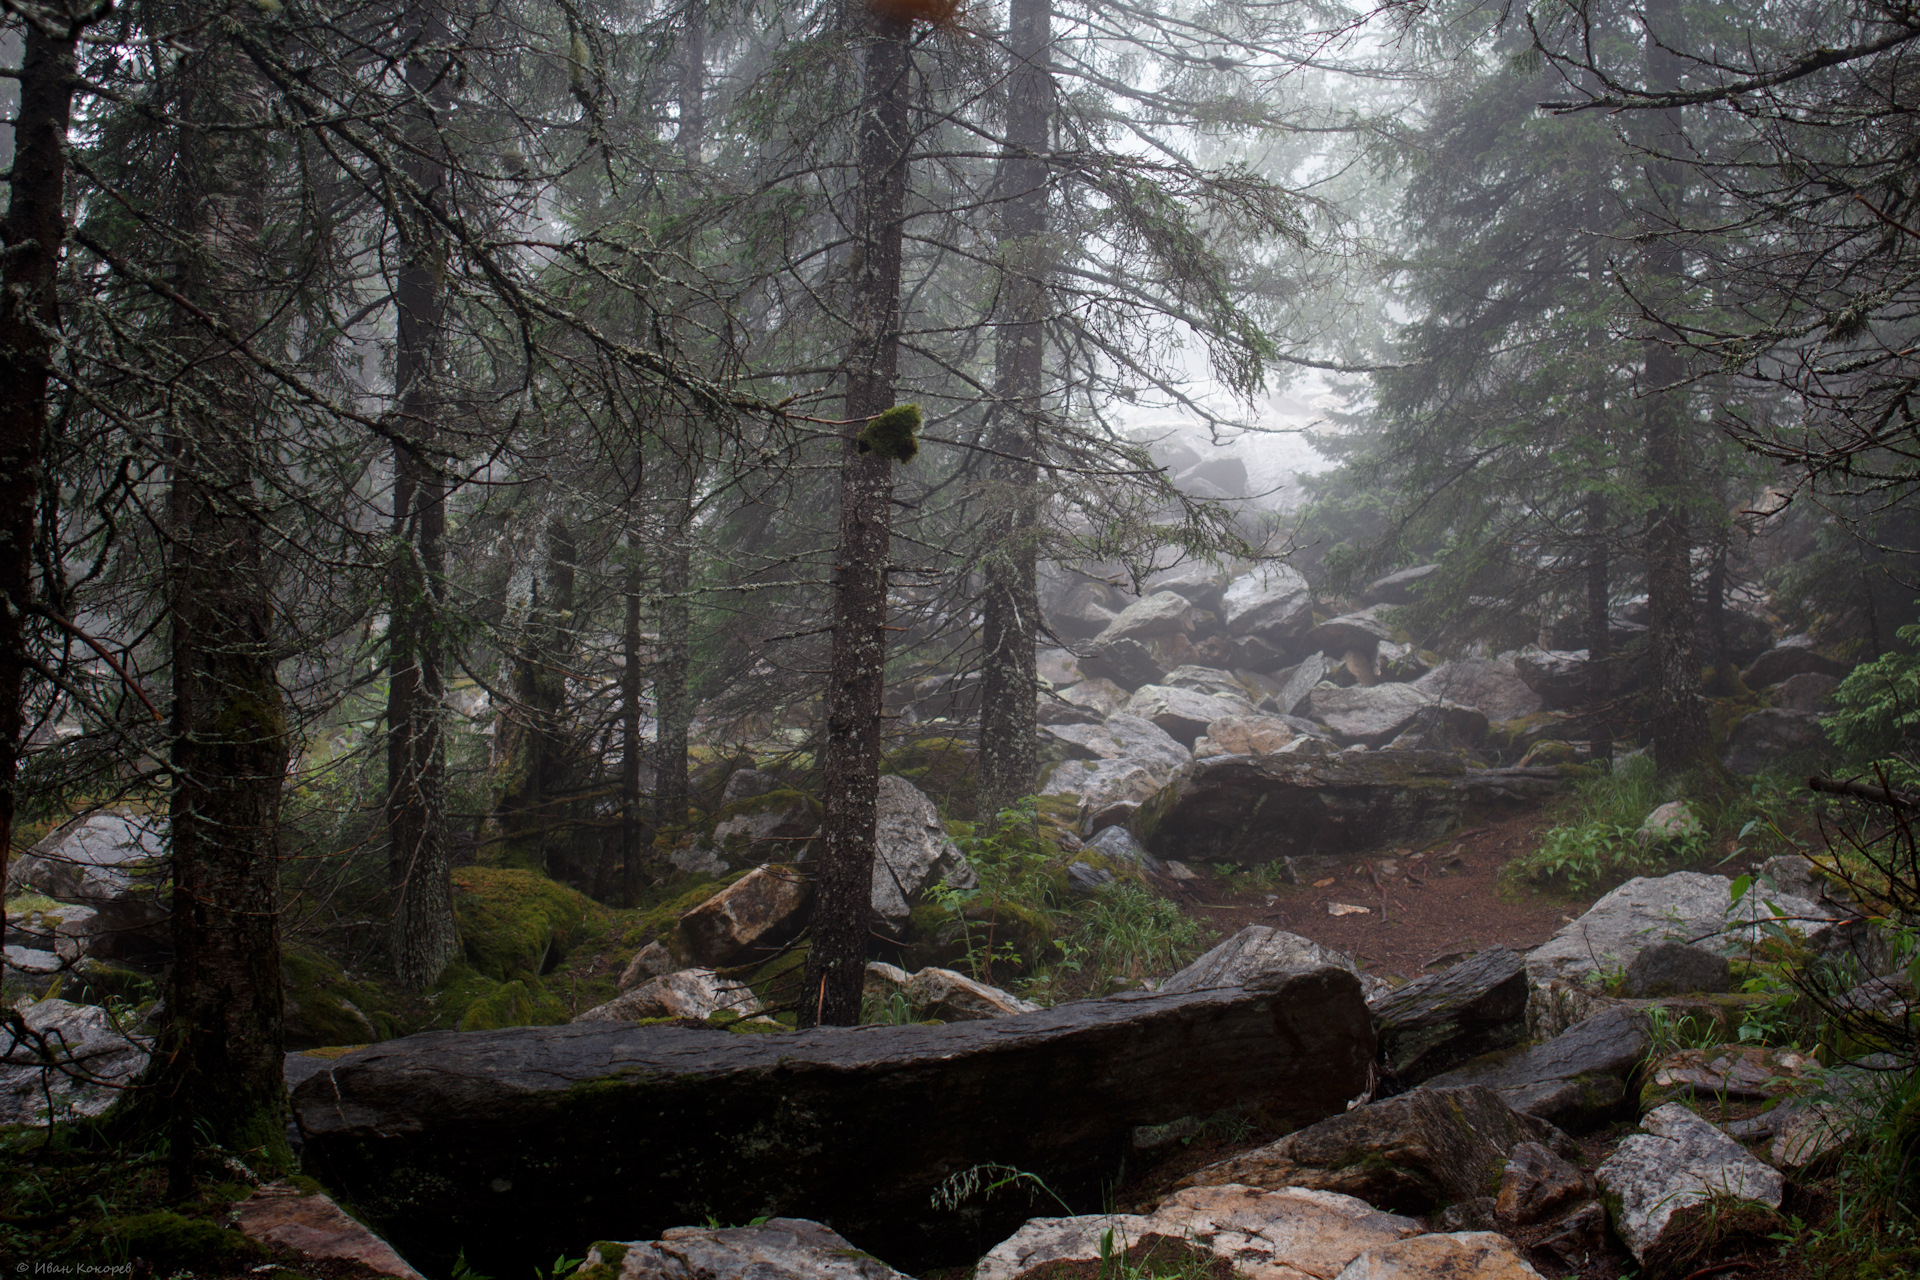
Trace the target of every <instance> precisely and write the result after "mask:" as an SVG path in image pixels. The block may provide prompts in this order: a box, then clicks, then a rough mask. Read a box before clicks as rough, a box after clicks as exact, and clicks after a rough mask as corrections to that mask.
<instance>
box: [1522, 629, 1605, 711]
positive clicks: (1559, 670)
mask: <svg viewBox="0 0 1920 1280" xmlns="http://www.w3.org/2000/svg"><path fill="white" fill-rule="evenodd" d="M1513 668H1514V670H1515V671H1516V672H1517V673H1518V674H1519V676H1520V679H1521V680H1522V681H1523V682H1525V684H1526V686H1527V687H1528V688H1529V689H1532V690H1533V691H1534V692H1535V693H1537V694H1539V695H1540V699H1541V701H1542V702H1544V703H1546V704H1547V706H1549V707H1551V708H1554V709H1555V710H1561V711H1565V710H1570V709H1572V708H1575V707H1580V706H1584V705H1585V704H1586V701H1587V651H1586V650H1585V649H1542V648H1540V647H1538V646H1537V645H1528V646H1527V647H1526V648H1524V649H1522V650H1520V651H1519V652H1517V653H1515V654H1514V655H1513Z"/></svg>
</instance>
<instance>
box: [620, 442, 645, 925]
mask: <svg viewBox="0 0 1920 1280" xmlns="http://www.w3.org/2000/svg"><path fill="white" fill-rule="evenodd" d="M633 454H634V473H635V474H634V490H633V491H634V494H635V497H636V500H637V498H638V495H639V494H640V492H641V489H642V482H643V481H644V479H645V477H646V469H645V468H646V460H645V458H644V457H643V456H642V453H641V449H640V447H639V446H638V445H635V446H634V451H633ZM629 520H630V530H631V531H630V532H629V533H628V534H627V572H626V583H625V588H624V594H625V596H626V609H627V616H626V625H625V626H624V627H623V628H622V629H621V632H620V656H621V659H622V665H621V668H620V902H621V904H622V905H623V906H632V905H633V904H634V903H635V902H637V901H638V900H639V897H640V863H641V860H642V859H643V858H644V857H645V854H646V850H645V849H644V848H643V847H642V840H643V837H644V834H645V831H644V827H643V825H642V823H641V821H640V807H641V805H640V798H641V780H642V773H643V770H642V767H641V762H642V761H644V760H645V759H646V755H647V751H648V747H647V742H646V738H645V737H644V735H643V726H642V724H641V715H640V690H641V688H642V686H643V682H644V674H643V672H642V669H641V668H642V663H641V653H642V650H643V643H642V639H641V635H640V597H641V592H642V590H643V589H644V587H645V585H646V580H645V578H644V576H643V574H642V572H641V561H642V555H643V552H642V548H643V546H644V544H645V536H646V535H645V534H644V533H643V532H642V531H641V529H640V527H639V524H638V522H637V520H634V519H633V517H632V513H631V512H630V514H629Z"/></svg>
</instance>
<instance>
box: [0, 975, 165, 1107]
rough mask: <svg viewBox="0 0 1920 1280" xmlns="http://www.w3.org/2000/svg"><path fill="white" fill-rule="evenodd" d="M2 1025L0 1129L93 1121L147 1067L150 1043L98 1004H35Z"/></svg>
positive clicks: (44, 1002) (64, 1002)
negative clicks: (15, 1024) (17, 1019)
mask: <svg viewBox="0 0 1920 1280" xmlns="http://www.w3.org/2000/svg"><path fill="white" fill-rule="evenodd" d="M20 1020H21V1023H22V1026H21V1028H18V1029H16V1028H15V1027H13V1026H11V1025H0V1125H12V1124H29V1125H31V1124H45V1123H46V1122H47V1120H48V1119H49V1115H48V1110H47V1107H48V1101H49V1099H51V1102H52V1107H53V1110H52V1116H51V1118H52V1119H53V1120H56V1121H63V1120H72V1119H77V1118H79V1117H83V1116H97V1115H100V1114H102V1113H104V1112H105V1111H106V1109H107V1108H108V1107H110V1106H112V1105H113V1104H114V1102H116V1101H117V1100H118V1099H119V1097H120V1095H121V1092H122V1090H123V1088H124V1087H125V1086H127V1085H130V1084H132V1083H133V1081H134V1079H135V1077H137V1076H138V1075H139V1074H140V1072H141V1071H143V1070H145V1068H146V1065H147V1055H148V1051H149V1049H150V1048H151V1045H152V1042H151V1041H150V1040H148V1039H146V1038H145V1037H143V1036H140V1035H138V1034H136V1033H135V1032H134V1029H133V1028H132V1027H130V1026H127V1025H124V1024H122V1023H121V1022H119V1021H118V1020H117V1019H116V1018H115V1017H114V1016H113V1014H112V1013H110V1012H109V1011H108V1010H107V1009H104V1008H102V1007H100V1006H99V1005H91V1004H72V1003H70V1002H68V1001H66V1000H39V1001H35V1002H34V1003H32V1004H29V1005H28V1006H27V1007H26V1008H25V1009H24V1010H23V1011H22V1013H21V1019H20Z"/></svg>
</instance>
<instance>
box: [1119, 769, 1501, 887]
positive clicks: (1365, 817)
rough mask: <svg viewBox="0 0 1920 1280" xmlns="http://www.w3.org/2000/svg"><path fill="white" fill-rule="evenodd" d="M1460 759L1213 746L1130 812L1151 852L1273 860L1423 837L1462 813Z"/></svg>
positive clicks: (1187, 858)
mask: <svg viewBox="0 0 1920 1280" xmlns="http://www.w3.org/2000/svg"><path fill="white" fill-rule="evenodd" d="M1464 774H1465V766H1464V765H1462V764H1461V762H1460V760H1459V759H1458V758H1457V757H1455V756H1453V755H1450V754H1445V753H1441V752H1428V751H1381V752H1372V751H1369V752H1362V753H1352V752H1339V753H1335V754H1331V755H1319V756H1309V755H1305V754H1303V753H1297V752H1291V751H1289V752H1283V753H1280V754H1276V755H1267V756H1215V757H1212V758H1210V759H1206V760H1196V761H1195V762H1194V763H1193V764H1192V765H1191V766H1189V767H1188V768H1186V769H1184V770H1182V771H1180V772H1179V773H1178V774H1177V775H1175V777H1174V778H1173V779H1172V781H1170V782H1169V783H1168V784H1167V785H1166V786H1165V787H1164V788H1162V790H1161V791H1160V792H1159V793H1158V794H1157V795H1155V796H1154V797H1153V799H1152V800H1151V801H1150V802H1149V803H1147V804H1145V805H1142V806H1141V808H1140V809H1139V811H1138V812H1136V813H1135V814H1134V816H1133V820H1132V823H1131V825H1132V827H1133V834H1134V837H1135V838H1136V839H1138V840H1139V841H1140V843H1141V844H1143V845H1145V846H1146V847H1147V848H1148V849H1149V850H1151V851H1152V852H1153V854H1154V855H1155V856H1156V857H1160V858H1171V859H1177V860H1179V861H1182V862H1234V863H1241V864H1248V863H1263V862H1271V861H1274V860H1275V859H1278V858H1283V857H1290V856H1295V855H1299V854H1305V853H1320V854H1325V853H1334V854H1338V853H1347V852H1351V851H1355V850H1364V849H1377V848H1381V847H1383V846H1385V845H1389V844H1396V843H1411V842H1414V841H1420V840H1428V839H1432V838H1434V837H1437V836H1439V835H1441V834H1442V833H1443V832H1445V831H1446V830H1447V829H1448V828H1449V827H1450V826H1451V825H1452V824H1453V823H1454V822H1455V821H1457V820H1458V818H1459V816H1460V811H1461V806H1462V802H1463V793H1462V792H1460V791H1458V790H1456V789H1455V787H1454V784H1455V783H1456V782H1458V781H1459V780H1460V779H1461V778H1462V777H1463V776H1464Z"/></svg>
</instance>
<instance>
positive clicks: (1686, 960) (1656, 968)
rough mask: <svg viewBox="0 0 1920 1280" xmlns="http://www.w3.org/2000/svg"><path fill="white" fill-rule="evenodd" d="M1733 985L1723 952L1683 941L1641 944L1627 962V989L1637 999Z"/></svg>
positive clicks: (1707, 990) (1722, 989)
mask: <svg viewBox="0 0 1920 1280" xmlns="http://www.w3.org/2000/svg"><path fill="white" fill-rule="evenodd" d="M1732 989H1733V970H1732V968H1731V967H1730V966H1729V965H1728V963H1727V958H1726V957H1725V956H1723V955H1721V954H1720V953H1719V952H1717V951H1710V950H1708V949H1707V948H1706V947H1690V946H1688V945H1687V944H1686V943H1684V942H1656V943H1654V944H1653V945H1652V946H1649V947H1644V948H1642V949H1641V951H1640V954H1639V955H1637V956H1635V957H1634V958H1633V963H1632V964H1630V965H1628V966H1627V981H1626V993H1627V995H1628V996H1630V997H1632V998H1634V999H1636V1000H1639V999H1647V998H1650V997H1657V996H1677V995H1685V994H1687V993H1689V992H1695V991H1704V992H1709V993H1717V992H1722V991H1731V990H1732Z"/></svg>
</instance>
